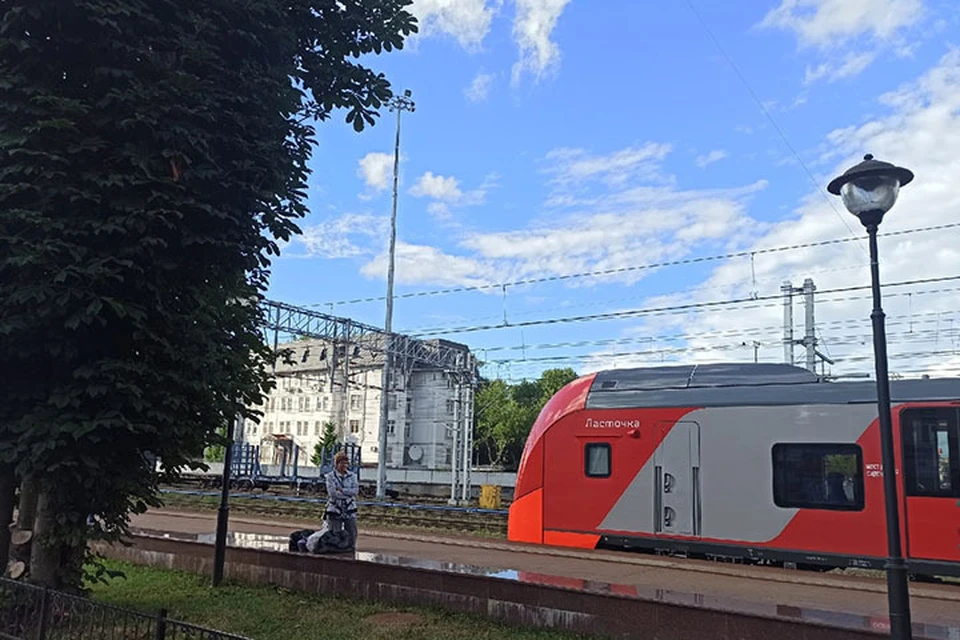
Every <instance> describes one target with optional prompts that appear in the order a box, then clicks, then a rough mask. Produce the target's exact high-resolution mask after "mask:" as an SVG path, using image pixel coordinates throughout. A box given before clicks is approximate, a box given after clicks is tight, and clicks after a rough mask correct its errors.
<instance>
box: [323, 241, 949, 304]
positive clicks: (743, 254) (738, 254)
mask: <svg viewBox="0 0 960 640" xmlns="http://www.w3.org/2000/svg"><path fill="white" fill-rule="evenodd" d="M957 227H960V222H951V223H947V224H941V225H934V226H929V227H918V228H915V229H902V230H899V231H888V232H886V233H881V234H878V235H879V236H880V237H891V236H902V235H910V234H914V233H924V232H928V231H942V230H946V229H953V228H957ZM858 239H859V238H836V239H833V240H818V241H816V242H804V243H800V244H792V245H785V246H780V247H768V248H766V249H751V250H749V251H747V250H744V251H734V252H730V253H723V254H716V255H709V256H698V257H695V258H682V259H679V260H665V261H663V262H650V263H646V264H638V265H633V266H629V267H617V268H614V269H599V270H595V271H581V272H577V273H568V274H563V275H556V276H543V277H541V278H526V279H522V280H514V281H512V282H501V283H491V284H478V285H472V286H464V287H450V288H446V289H433V290H429V291H413V292H410V293H401V294H396V295H394V296H393V297H394V299H398V298H423V297H427V296H443V295H450V294H454V293H468V292H473V291H489V290H491V289H502V288H504V287H518V286H522V285H528V284H542V283H545V282H560V281H564V280H574V279H578V278H597V277H603V276H611V275H617V274H621V273H630V272H633V271H644V270H648V269H660V268H663V267H677V266H684V265H690V264H699V263H704V262H715V261H718V260H731V259H734V258H747V257H750V256H751V255H763V254H767V253H780V252H784V251H796V250H798V249H812V248H815V247H825V246H830V245H837V244H846V243H849V242H855V241H856V240H858ZM386 299H387V298H386V296H370V297H367V298H354V299H351V300H338V301H336V302H317V303H314V304H311V305H309V306H311V307H323V306H331V305H333V306H340V305H348V304H360V303H364V302H380V301H383V300H386Z"/></svg>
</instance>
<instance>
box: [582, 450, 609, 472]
mask: <svg viewBox="0 0 960 640" xmlns="http://www.w3.org/2000/svg"><path fill="white" fill-rule="evenodd" d="M583 462H584V469H583V470H584V473H586V474H587V477H588V478H609V477H610V444H609V443H607V442H591V443H589V444H586V445H584V448H583Z"/></svg>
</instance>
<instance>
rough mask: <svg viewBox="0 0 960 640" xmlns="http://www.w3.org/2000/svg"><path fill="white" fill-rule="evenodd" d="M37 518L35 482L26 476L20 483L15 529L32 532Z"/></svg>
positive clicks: (32, 478) (31, 477)
mask: <svg viewBox="0 0 960 640" xmlns="http://www.w3.org/2000/svg"><path fill="white" fill-rule="evenodd" d="M36 517H37V481H36V479H35V478H34V477H33V476H28V477H26V478H24V479H23V482H21V483H20V505H19V506H18V507H17V529H23V530H25V531H32V530H33V520H34V518H36Z"/></svg>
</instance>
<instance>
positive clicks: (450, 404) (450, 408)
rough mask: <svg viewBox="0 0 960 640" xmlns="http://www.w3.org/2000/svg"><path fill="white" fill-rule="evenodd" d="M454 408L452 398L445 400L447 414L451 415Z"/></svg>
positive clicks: (454, 404)
mask: <svg viewBox="0 0 960 640" xmlns="http://www.w3.org/2000/svg"><path fill="white" fill-rule="evenodd" d="M455 408H456V403H455V402H454V401H453V400H447V415H448V416H452V415H453V411H454V409H455Z"/></svg>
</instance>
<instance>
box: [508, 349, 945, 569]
mask: <svg viewBox="0 0 960 640" xmlns="http://www.w3.org/2000/svg"><path fill="white" fill-rule="evenodd" d="M891 395H892V413H893V427H894V440H895V449H896V462H897V479H898V486H899V495H898V504H899V506H900V516H901V525H902V537H903V544H904V549H903V552H904V555H905V556H907V557H908V561H909V565H910V571H911V572H913V573H915V574H920V575H953V576H958V575H960V443H958V437H960V426H958V424H960V422H958V421H960V380H957V379H933V380H931V379H924V380H902V381H894V382H892V383H891ZM876 398H877V395H876V386H875V383H874V382H872V381H857V382H828V381H824V380H823V379H821V378H818V377H817V376H816V375H814V374H813V373H811V372H809V371H807V370H806V369H801V368H799V367H793V366H790V365H768V364H716V365H699V366H695V365H691V366H676V367H655V368H645V369H622V370H611V371H603V372H600V373H596V374H591V375H589V376H586V377H583V378H580V379H578V380H576V381H574V382H572V383H570V384H569V385H567V386H566V387H564V388H563V389H561V390H560V391H559V392H558V393H556V394H555V395H554V396H553V398H551V400H550V401H549V402H548V403H547V404H546V406H545V407H544V408H543V410H542V411H541V413H540V415H539V417H538V419H537V421H536V423H535V424H534V426H533V429H532V430H531V433H530V436H529V438H528V440H527V443H526V446H525V448H524V452H523V456H522V458H521V463H520V468H519V470H518V473H517V484H516V490H515V494H514V501H513V504H512V505H511V507H510V517H509V523H508V538H509V539H510V540H512V541H517V542H528V543H538V544H547V545H559V546H572V547H581V548H595V547H598V546H603V547H610V546H613V547H620V548H637V549H646V550H654V551H661V552H667V553H681V554H686V555H693V556H705V557H726V558H738V559H743V560H746V561H753V562H761V563H796V564H797V565H803V566H805V567H815V566H819V567H864V568H882V567H883V564H884V561H885V556H886V548H887V547H886V545H887V541H886V540H887V539H886V528H885V527H886V525H885V523H886V519H885V510H884V491H883V473H884V469H883V465H882V461H881V453H880V432H879V425H878V420H877V404H876Z"/></svg>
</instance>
